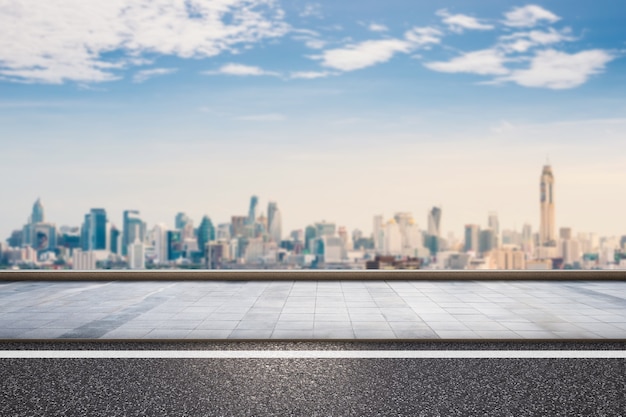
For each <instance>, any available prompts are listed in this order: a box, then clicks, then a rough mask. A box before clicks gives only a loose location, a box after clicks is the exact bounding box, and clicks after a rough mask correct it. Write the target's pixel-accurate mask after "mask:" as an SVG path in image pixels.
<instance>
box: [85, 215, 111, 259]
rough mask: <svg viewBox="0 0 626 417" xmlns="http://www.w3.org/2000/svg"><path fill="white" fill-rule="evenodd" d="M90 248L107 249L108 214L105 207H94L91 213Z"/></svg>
mask: <svg viewBox="0 0 626 417" xmlns="http://www.w3.org/2000/svg"><path fill="white" fill-rule="evenodd" d="M88 238H89V250H105V249H107V214H106V211H105V210H104V209H101V208H92V209H91V211H90V213H89V237H88Z"/></svg>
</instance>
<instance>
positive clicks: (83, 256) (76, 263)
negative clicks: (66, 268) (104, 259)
mask: <svg viewBox="0 0 626 417" xmlns="http://www.w3.org/2000/svg"><path fill="white" fill-rule="evenodd" d="M72 269H76V270H92V269H96V254H95V252H93V251H87V252H83V251H82V250H80V249H74V251H73V253H72Z"/></svg>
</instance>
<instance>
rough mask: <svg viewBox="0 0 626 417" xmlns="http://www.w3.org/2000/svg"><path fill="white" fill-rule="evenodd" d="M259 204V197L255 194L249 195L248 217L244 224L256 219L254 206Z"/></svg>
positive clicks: (252, 222) (251, 222)
mask: <svg viewBox="0 0 626 417" xmlns="http://www.w3.org/2000/svg"><path fill="white" fill-rule="evenodd" d="M258 204H259V198H258V197H257V196H255V195H253V196H252V197H250V208H249V209H248V219H247V221H246V224H254V222H255V221H256V206H257V205H258Z"/></svg>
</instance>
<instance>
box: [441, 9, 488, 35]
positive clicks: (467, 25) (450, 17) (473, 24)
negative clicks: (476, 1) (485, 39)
mask: <svg viewBox="0 0 626 417" xmlns="http://www.w3.org/2000/svg"><path fill="white" fill-rule="evenodd" d="M436 14H437V16H440V17H441V18H442V19H441V20H442V21H443V23H445V24H446V25H448V28H449V29H450V30H451V31H453V32H457V33H461V32H463V30H464V29H470V30H491V29H493V28H494V26H493V25H489V24H486V23H481V22H480V21H479V20H478V19H476V18H475V17H472V16H467V15H464V14H450V13H449V12H448V10H447V9H441V10H437V13H436Z"/></svg>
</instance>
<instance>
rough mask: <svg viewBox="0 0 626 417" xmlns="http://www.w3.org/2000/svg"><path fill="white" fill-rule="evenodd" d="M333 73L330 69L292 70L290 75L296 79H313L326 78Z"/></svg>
mask: <svg viewBox="0 0 626 417" xmlns="http://www.w3.org/2000/svg"><path fill="white" fill-rule="evenodd" d="M333 74H334V73H333V72H330V71H296V72H292V73H291V74H290V75H289V77H290V78H296V79H305V80H312V79H315V78H325V77H328V76H330V75H333Z"/></svg>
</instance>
